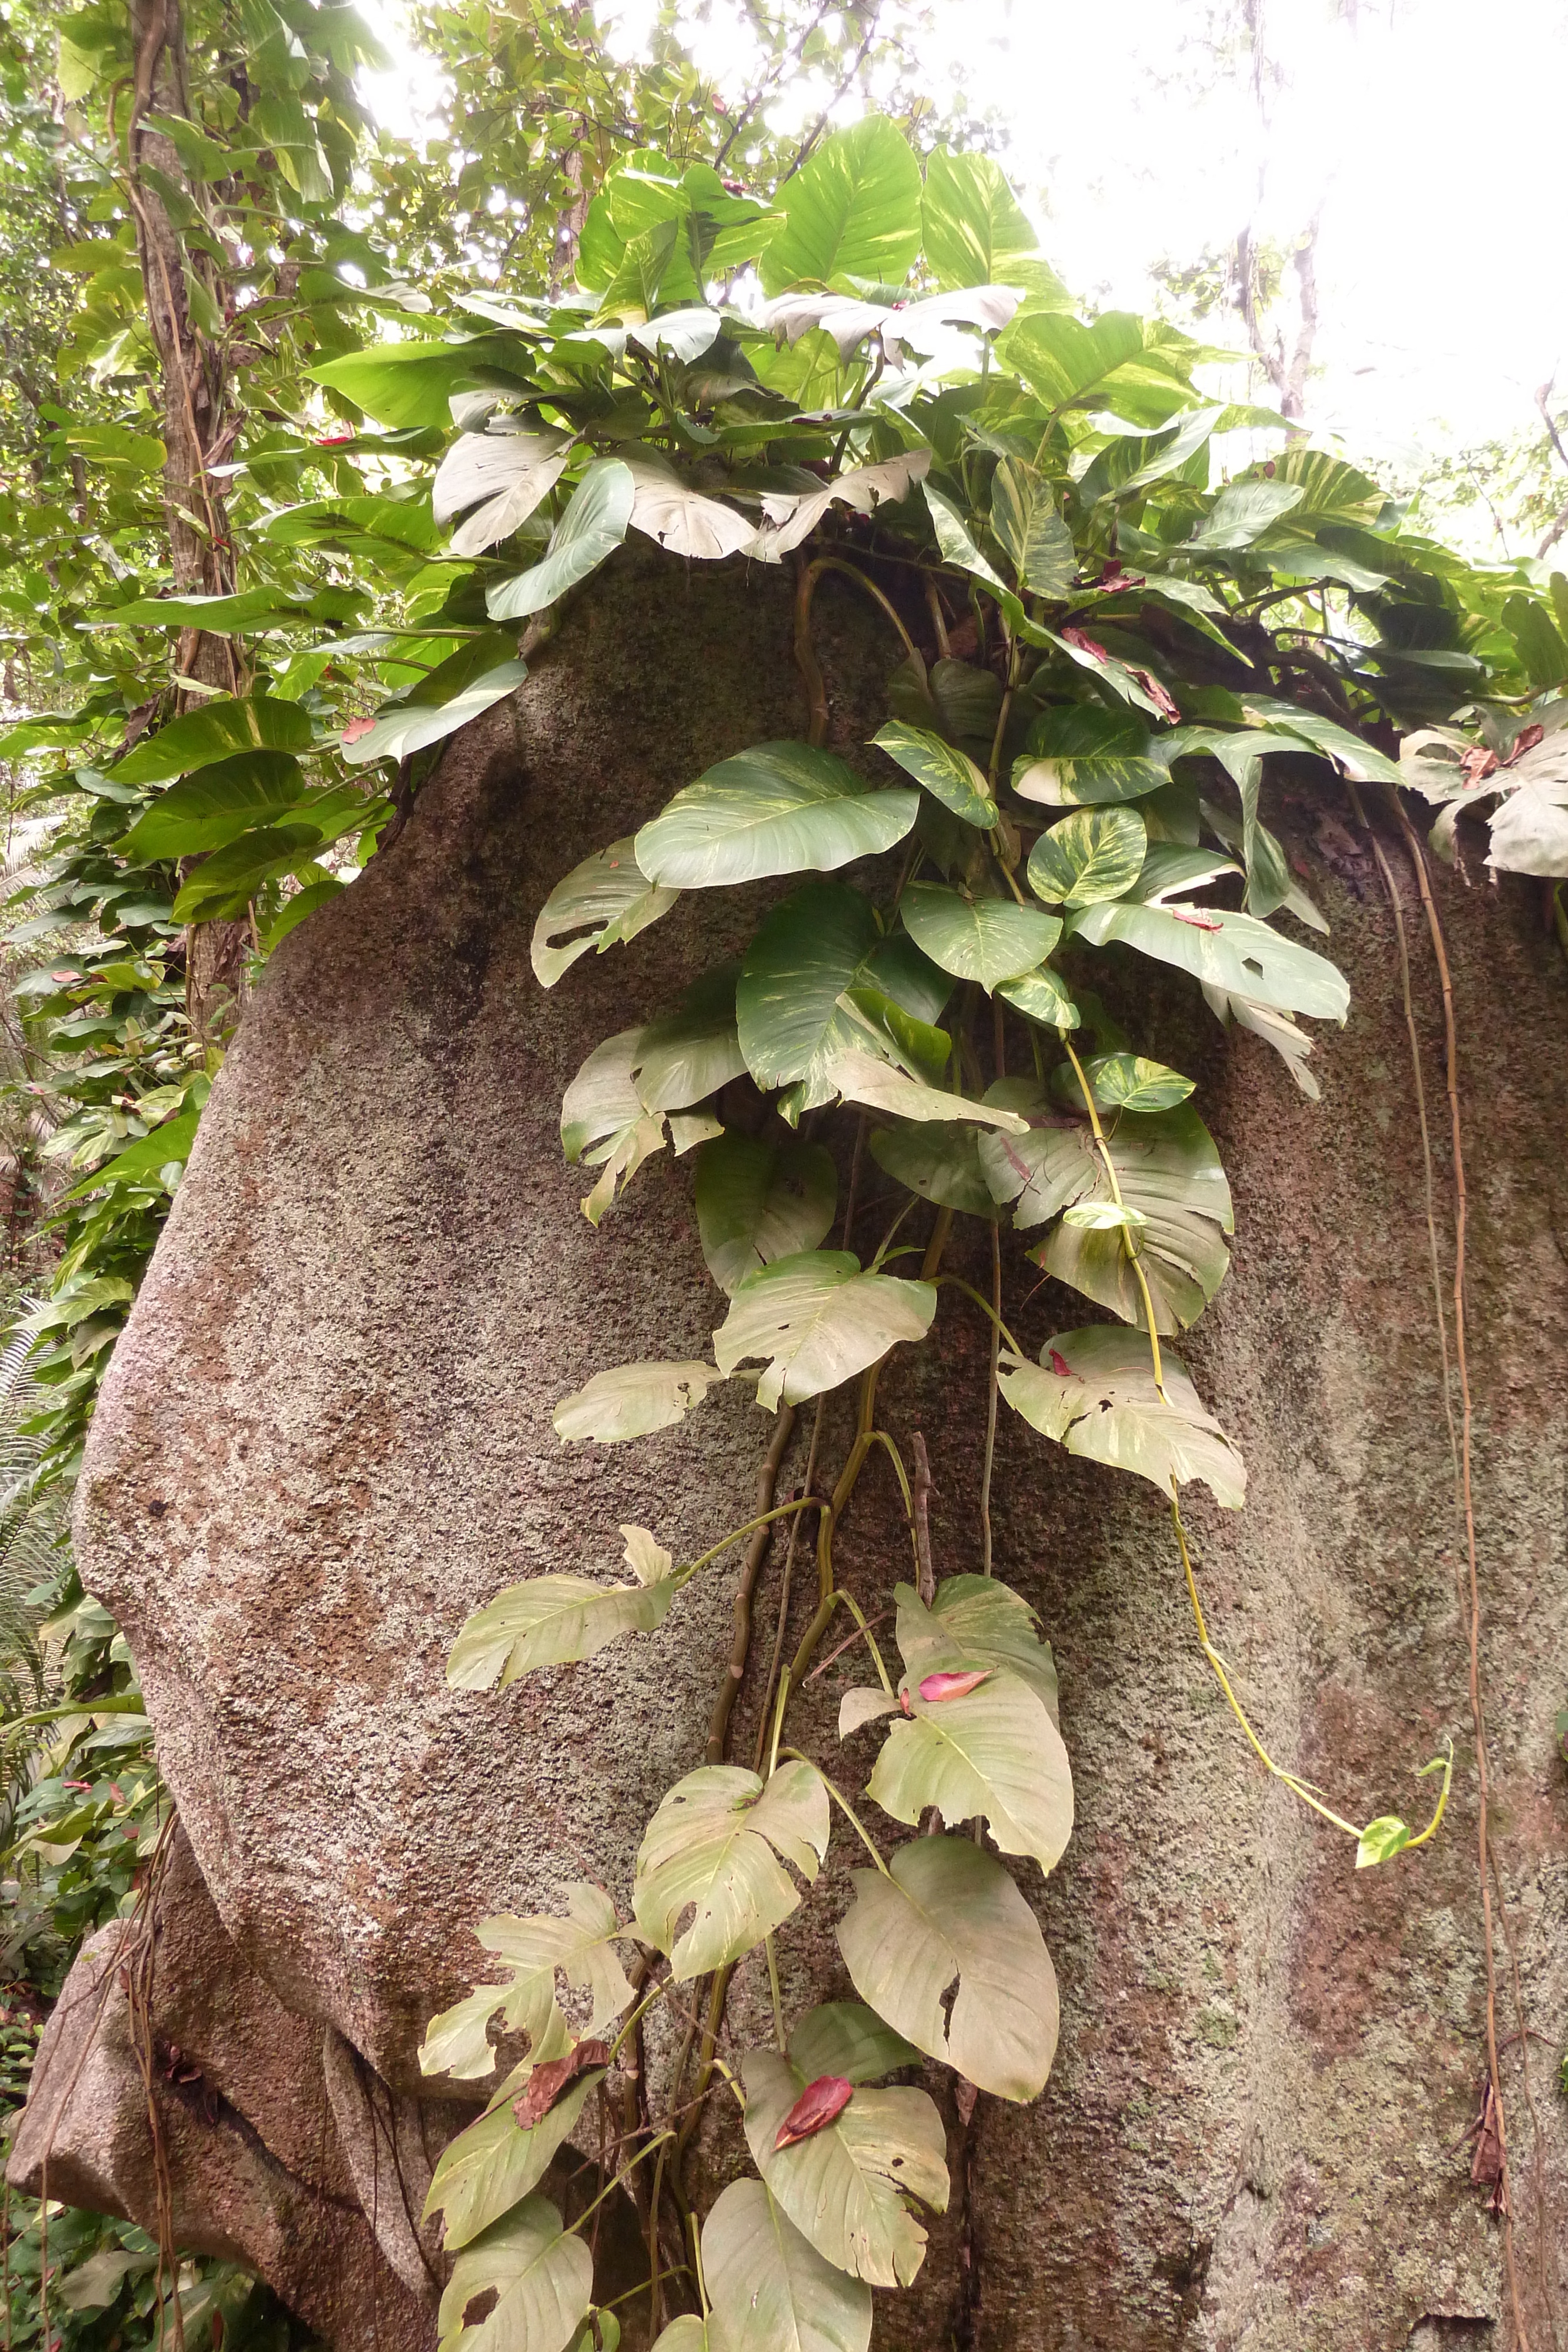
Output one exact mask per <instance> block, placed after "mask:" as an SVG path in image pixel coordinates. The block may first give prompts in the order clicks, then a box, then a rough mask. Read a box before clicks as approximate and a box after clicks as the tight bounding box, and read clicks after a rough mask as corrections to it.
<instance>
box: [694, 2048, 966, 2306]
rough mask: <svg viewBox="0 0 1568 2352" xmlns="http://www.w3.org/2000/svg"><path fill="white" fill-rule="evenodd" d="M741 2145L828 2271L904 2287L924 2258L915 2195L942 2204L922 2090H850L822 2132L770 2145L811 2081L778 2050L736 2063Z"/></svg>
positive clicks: (942, 2156) (941, 2168)
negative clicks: (742, 2116) (742, 2091)
mask: <svg viewBox="0 0 1568 2352" xmlns="http://www.w3.org/2000/svg"><path fill="white" fill-rule="evenodd" d="M741 2079H742V2082H743V2083H744V2084H745V2088H746V2141H747V2147H749V2148H750V2150H751V2160H752V2162H753V2163H754V2164H755V2165H756V2167H757V2169H758V2172H760V2174H761V2175H762V2178H763V2179H764V2180H765V2181H766V2183H767V2185H768V2189H769V2190H770V2191H771V2193H772V2195H773V2197H774V2199H775V2200H776V2201H777V2203H778V2204H779V2207H780V2208H781V2209H782V2210H783V2211H784V2212H785V2213H786V2214H787V2215H788V2216H789V2220H790V2221H793V2222H794V2224H795V2226H796V2228H797V2229H798V2230H800V2232H801V2233H802V2235H803V2236H805V2237H807V2238H809V2239H810V2242H811V2244H812V2245H813V2246H814V2247H815V2248H816V2250H817V2252H819V2253H820V2254H823V2255H825V2256H826V2257H827V2259H828V2261H829V2262H830V2263H832V2264H833V2265H834V2267H835V2268H836V2269H838V2270H841V2271H847V2272H848V2273H850V2275H851V2277H852V2278H859V2279H864V2280H865V2281H866V2283H867V2284H868V2285H871V2286H908V2285H909V2284H910V2283H911V2281H912V2280H913V2279H914V2278H915V2274H916V2273H917V2272H918V2270H919V2268H920V2265H921V2263H923V2262H924V2260H925V2231H924V2230H923V2229H922V2228H921V2227H920V2224H919V2223H918V2221H915V2218H914V2215H913V2214H912V2213H911V2211H910V2210H909V2207H908V2204H907V2203H906V2202H905V2200H906V2199H907V2200H915V2199H918V2200H920V2202H921V2203H922V2204H925V2205H928V2206H930V2207H931V2208H932V2210H934V2211H936V2212H938V2213H942V2212H946V2208H947V2166H946V2131H945V2129H944V2127H943V2123H942V2118H941V2116H939V2115H938V2114H937V2112H936V2107H935V2105H933V2103H932V2101H931V2100H930V2099H929V2098H928V2097H927V2096H926V2094H925V2092H924V2091H918V2090H903V2089H894V2090H891V2091H873V2090H866V2089H859V2088H858V2089H857V2090H856V2091H855V2092H854V2093H853V2095H852V2097H851V2099H850V2102H849V2104H848V2105H847V2106H845V2107H844V2108H842V2109H841V2112H840V2113H839V2115H838V2116H835V2117H834V2119H833V2121H832V2122H831V2124H829V2125H828V2126H826V2127H825V2128H824V2129H823V2130H821V2131H818V2132H813V2133H811V2134H810V2137H808V2138H805V2139H802V2140H798V2141H796V2142H795V2143H794V2144H793V2145H792V2146H789V2147H782V2148H776V2147H774V2144H773V2143H774V2140H775V2138H776V2137H777V2135H778V2132H779V2126H780V2125H781V2124H782V2123H783V2121H784V2118H785V2117H786V2116H788V2114H789V2110H790V2108H791V2107H792V2106H793V2105H795V2103H796V2101H797V2100H798V2099H799V2098H800V2095H801V2094H802V2092H804V2091H805V2090H806V2088H807V2087H808V2084H810V2082H811V2080H812V2079H813V2077H811V2076H810V2075H808V2074H803V2073H801V2072H800V2069H799V2068H798V2067H797V2066H795V2065H792V2064H791V2063H790V2062H789V2059H788V2058H783V2057H780V2056H779V2053H778V2052H777V2051H772V2050H748V2051H747V2053H746V2056H745V2058H744V2059H743V2061H742V2063H741Z"/></svg>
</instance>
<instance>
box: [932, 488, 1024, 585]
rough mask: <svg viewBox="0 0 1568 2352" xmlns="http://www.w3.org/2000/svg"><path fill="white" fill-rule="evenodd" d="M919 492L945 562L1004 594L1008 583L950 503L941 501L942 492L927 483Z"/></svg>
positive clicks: (942, 499)
mask: <svg viewBox="0 0 1568 2352" xmlns="http://www.w3.org/2000/svg"><path fill="white" fill-rule="evenodd" d="M921 488H923V489H924V491H925V504H926V507H927V508H928V509H929V511H930V515H931V527H932V529H933V530H935V532H936V544H937V546H938V547H939V548H940V549H941V551H942V554H943V556H944V558H945V560H946V562H949V563H956V565H957V566H958V569H959V570H960V571H961V572H969V573H971V574H972V575H973V577H974V578H975V579H977V580H983V581H984V582H985V583H986V585H987V586H988V588H995V589H996V590H997V591H998V593H1006V591H1007V583H1006V582H1005V581H1004V580H1003V579H1002V577H1001V575H1000V573H999V572H998V571H997V570H996V567H995V566H994V565H993V564H991V563H989V562H987V560H986V558H985V557H984V556H983V555H982V554H981V552H980V551H979V549H978V548H977V546H976V544H975V542H974V540H973V539H972V538H971V537H970V535H969V528H968V525H967V523H966V522H965V520H964V518H963V516H962V515H961V514H960V513H959V512H958V509H957V508H956V506H955V505H954V504H953V501H952V499H947V498H944V497H943V495H942V492H941V491H940V490H938V489H935V488H933V487H932V485H931V484H930V483H929V482H923V483H922V484H921Z"/></svg>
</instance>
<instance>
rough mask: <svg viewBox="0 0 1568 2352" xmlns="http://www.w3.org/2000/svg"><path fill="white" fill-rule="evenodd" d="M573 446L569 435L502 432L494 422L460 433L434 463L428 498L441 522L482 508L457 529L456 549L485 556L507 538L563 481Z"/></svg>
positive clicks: (460, 552)
mask: <svg viewBox="0 0 1568 2352" xmlns="http://www.w3.org/2000/svg"><path fill="white" fill-rule="evenodd" d="M570 449H571V442H570V436H569V435H567V434H565V433H557V432H553V431H546V432H528V431H515V430H511V429H507V430H505V431H501V430H497V427H496V426H495V425H494V424H492V425H490V426H489V427H488V428H487V429H486V431H485V432H483V433H460V434H459V435H458V436H457V438H456V440H455V442H454V443H453V445H452V446H451V448H450V449H448V451H447V453H446V455H445V457H444V458H443V459H442V461H441V464H440V465H439V467H437V468H436V474H435V479H434V482H433V483H432V485H431V498H430V502H431V509H432V511H433V512H434V516H435V520H436V521H437V522H450V521H451V520H452V518H453V516H454V515H459V514H461V513H462V512H463V509H465V507H477V508H478V511H477V513H476V514H472V515H470V516H469V518H468V520H467V521H466V522H465V524H464V525H463V526H462V528H461V529H460V530H456V531H455V532H454V533H453V538H452V552H453V554H454V555H482V554H483V553H484V551H485V550H486V548H487V547H494V546H495V545H496V544H497V541H499V540H503V539H509V538H510V537H511V535H512V533H513V532H514V531H515V530H517V528H518V526H519V525H520V524H522V523H525V522H527V520H528V517H529V516H530V515H531V514H532V513H533V511H534V509H535V508H536V507H538V504H539V502H540V500H541V499H544V498H546V497H547V496H548V495H549V491H550V489H551V488H553V487H554V485H555V484H556V483H557V482H559V479H560V478H561V476H562V474H564V473H565V471H566V463H567V458H568V457H569V456H570ZM481 500H483V501H484V503H483V504H480V501H481Z"/></svg>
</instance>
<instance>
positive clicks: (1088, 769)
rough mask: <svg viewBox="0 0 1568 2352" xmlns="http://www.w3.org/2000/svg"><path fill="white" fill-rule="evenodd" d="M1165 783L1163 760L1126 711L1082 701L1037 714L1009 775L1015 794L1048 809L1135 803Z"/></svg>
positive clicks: (1132, 716) (1145, 734)
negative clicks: (1039, 803) (1118, 802)
mask: <svg viewBox="0 0 1568 2352" xmlns="http://www.w3.org/2000/svg"><path fill="white" fill-rule="evenodd" d="M1168 782H1170V776H1169V773H1168V771H1167V769H1166V762H1165V759H1164V757H1163V756H1162V755H1158V754H1156V753H1155V751H1154V750H1153V747H1152V746H1151V744H1150V740H1149V735H1148V730H1147V729H1146V728H1145V727H1144V726H1143V725H1142V724H1141V723H1140V721H1139V720H1138V719H1136V718H1134V715H1133V713H1132V712H1131V711H1111V710H1107V709H1105V708H1104V707H1103V705H1101V704H1097V703H1085V702H1076V703H1067V704H1064V705H1061V706H1059V707H1058V708H1056V709H1051V710H1048V711H1044V712H1042V713H1041V715H1040V718H1039V719H1036V720H1035V722H1034V724H1033V726H1032V727H1031V728H1030V734H1029V745H1028V749H1027V750H1026V751H1023V752H1022V753H1021V754H1020V755H1019V758H1018V759H1017V760H1015V761H1014V762H1013V772H1012V788H1013V790H1014V792H1015V793H1018V794H1019V797H1020V798H1021V799H1023V800H1026V801H1041V802H1043V803H1045V805H1046V806H1047V807H1049V808H1080V807H1086V806H1093V805H1097V804H1100V803H1105V802H1114V801H1132V800H1139V799H1141V798H1142V797H1143V795H1144V794H1145V793H1154V792H1158V790H1159V789H1160V787H1161V785H1162V784H1166V783H1168Z"/></svg>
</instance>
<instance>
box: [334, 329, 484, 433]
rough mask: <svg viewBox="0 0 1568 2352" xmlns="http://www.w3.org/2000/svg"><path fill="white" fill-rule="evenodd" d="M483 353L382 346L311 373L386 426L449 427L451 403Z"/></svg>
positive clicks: (467, 347) (470, 348)
mask: <svg viewBox="0 0 1568 2352" xmlns="http://www.w3.org/2000/svg"><path fill="white" fill-rule="evenodd" d="M483 352H484V346H482V345H479V346H476V345H474V344H468V343H432V342H412V341H411V342H404V343H378V344H374V345H372V346H371V349H370V350H368V351H362V352H346V353H345V354H344V355H343V356H342V357H341V358H340V359H335V360H327V361H325V362H323V363H322V364H321V365H320V366H319V367H314V368H311V369H310V370H308V373H309V374H310V375H312V376H314V378H315V380H316V382H317V383H324V384H326V385H327V386H328V388H329V390H330V391H333V392H340V393H341V394H343V396H344V398H345V399H346V400H351V401H352V402H353V404H354V405H355V407H356V408H362V409H364V410H365V411H366V412H367V414H368V415H371V416H374V417H376V418H378V419H379V420H380V422H381V423H382V425H446V426H450V425H451V422H452V419H451V415H450V413H449V411H448V408H447V402H448V400H449V399H450V397H451V395H452V394H453V393H454V392H455V390H456V388H457V386H458V385H459V384H460V383H463V382H464V381H465V380H471V379H472V377H473V373H474V370H475V366H476V362H477V361H478V359H479V358H481V357H482V356H483Z"/></svg>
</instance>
